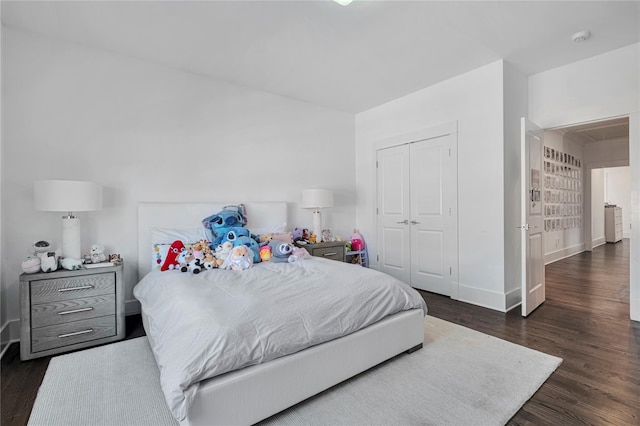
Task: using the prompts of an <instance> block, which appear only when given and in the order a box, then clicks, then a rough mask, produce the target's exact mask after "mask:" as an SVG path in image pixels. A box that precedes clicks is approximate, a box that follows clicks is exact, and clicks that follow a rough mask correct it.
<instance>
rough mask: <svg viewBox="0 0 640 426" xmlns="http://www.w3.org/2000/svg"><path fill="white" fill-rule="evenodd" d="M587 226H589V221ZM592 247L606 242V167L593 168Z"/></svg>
mask: <svg viewBox="0 0 640 426" xmlns="http://www.w3.org/2000/svg"><path fill="white" fill-rule="evenodd" d="M585 226H589V224H588V223H586V224H585ZM591 240H592V243H591V244H592V247H596V246H599V245H601V244H604V243H605V242H606V241H605V238H604V169H593V170H591Z"/></svg>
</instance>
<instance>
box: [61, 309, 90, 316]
mask: <svg viewBox="0 0 640 426" xmlns="http://www.w3.org/2000/svg"><path fill="white" fill-rule="evenodd" d="M92 310H93V308H81V309H74V310H72V311H62V312H58V315H67V314H75V313H77V312H86V311H92Z"/></svg>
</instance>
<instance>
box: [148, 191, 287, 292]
mask: <svg viewBox="0 0 640 426" xmlns="http://www.w3.org/2000/svg"><path fill="white" fill-rule="evenodd" d="M239 203H242V204H244V205H245V207H246V214H247V219H248V221H247V225H246V228H247V229H249V230H250V231H253V230H254V229H261V228H262V229H269V228H270V227H272V226H273V225H275V224H284V225H286V224H287V223H288V221H287V203H286V202H284V201H275V202H258V203H247V202H238V201H236V202H227V203H222V202H215V203H214V202H212V203H166V202H158V203H138V280H140V279H141V278H142V277H144V276H145V275H146V274H147V273H148V272H149V271H150V270H151V265H152V263H151V261H152V255H151V253H152V252H151V245H152V244H153V243H154V242H157V241H150V236H149V230H150V229H151V228H189V227H196V226H199V225H200V223H201V221H202V219H204V218H206V217H207V216H210V215H212V214H214V213H217V212H219V211H220V210H222V208H223V207H224V206H228V205H236V204H239Z"/></svg>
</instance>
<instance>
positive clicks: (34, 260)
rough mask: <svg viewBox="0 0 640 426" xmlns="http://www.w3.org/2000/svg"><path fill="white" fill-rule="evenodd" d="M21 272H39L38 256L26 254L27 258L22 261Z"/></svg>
mask: <svg viewBox="0 0 640 426" xmlns="http://www.w3.org/2000/svg"><path fill="white" fill-rule="evenodd" d="M22 272H24V273H25V274H35V273H36V272H40V257H39V256H35V257H32V256H27V258H26V259H25V260H23V261H22Z"/></svg>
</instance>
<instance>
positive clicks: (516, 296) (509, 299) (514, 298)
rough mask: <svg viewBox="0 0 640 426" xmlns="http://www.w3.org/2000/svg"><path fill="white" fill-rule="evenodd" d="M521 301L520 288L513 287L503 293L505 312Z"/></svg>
mask: <svg viewBox="0 0 640 426" xmlns="http://www.w3.org/2000/svg"><path fill="white" fill-rule="evenodd" d="M521 303H522V289H521V288H514V289H513V290H509V291H507V293H506V294H505V295H504V306H505V311H506V312H509V311H510V310H512V309H513V308H515V307H517V306H519V305H520V304H521Z"/></svg>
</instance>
